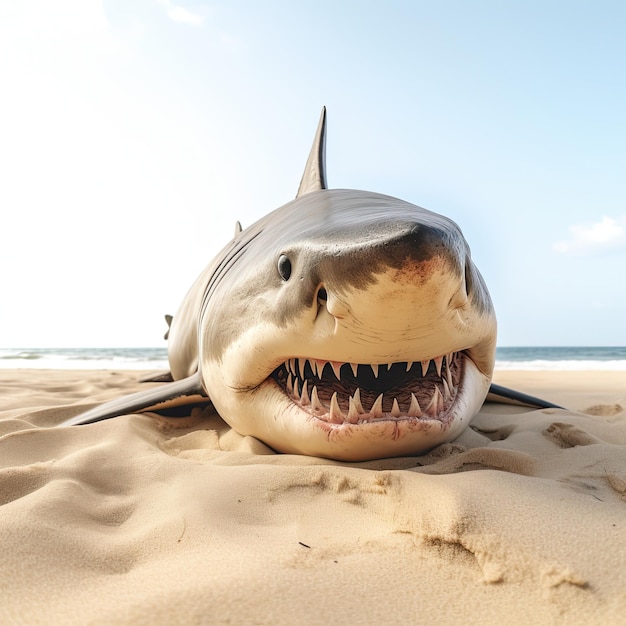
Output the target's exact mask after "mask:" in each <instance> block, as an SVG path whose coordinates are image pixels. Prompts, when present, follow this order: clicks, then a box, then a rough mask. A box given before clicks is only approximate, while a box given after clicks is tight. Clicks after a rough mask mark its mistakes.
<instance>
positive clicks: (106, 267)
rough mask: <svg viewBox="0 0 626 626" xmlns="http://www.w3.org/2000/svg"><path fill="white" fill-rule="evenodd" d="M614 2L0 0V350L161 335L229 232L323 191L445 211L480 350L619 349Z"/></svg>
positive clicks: (625, 132)
mask: <svg viewBox="0 0 626 626" xmlns="http://www.w3.org/2000/svg"><path fill="white" fill-rule="evenodd" d="M625 23H626V4H625V3H623V2H621V1H607V0H596V1H595V2H591V1H581V0H569V1H568V2H563V1H562V0H527V1H525V2H513V1H511V2H507V1H503V0H492V1H489V0H483V1H479V0H456V1H455V0H432V1H422V0H412V1H410V2H409V1H406V2H399V1H393V0H389V1H386V2H371V1H368V0H358V1H352V0H344V1H338V0H330V1H327V0H318V1H316V2H300V1H297V0H290V1H288V0H284V1H271V0H268V1H266V2H254V1H252V0H250V1H245V0H232V1H230V2H218V1H216V2H204V1H200V0H133V1H131V2H129V1H128V0H103V1H96V0H54V1H53V0H39V1H34V0H20V2H2V3H0V85H1V94H2V97H1V98H0V215H1V216H2V228H1V229H0V242H1V244H0V267H1V270H0V347H114V346H119V347H124V346H164V345H165V343H164V341H163V334H164V332H165V330H166V324H165V322H164V320H163V315H164V314H165V313H175V311H176V309H177V307H178V305H179V303H180V301H181V300H182V298H183V297H184V295H185V293H186V291H187V290H188V288H189V287H190V286H191V284H192V282H193V281H194V280H195V278H196V276H197V275H198V274H199V273H200V271H201V270H202V269H203V268H204V266H206V265H207V264H208V263H209V261H210V260H211V259H212V257H213V256H214V255H215V254H216V253H217V252H218V251H219V250H220V249H221V248H222V246H224V245H225V244H226V243H227V242H228V241H229V240H230V239H231V238H232V235H233V232H234V225H235V221H236V220H240V221H241V222H242V224H243V225H244V227H245V226H247V225H250V224H251V223H253V222H254V221H256V220H257V219H259V218H260V217H262V216H263V215H265V214H266V213H268V212H269V211H271V210H272V209H274V208H277V207H279V206H281V205H282V204H284V203H286V202H288V201H289V200H291V199H292V198H293V197H294V196H295V194H296V191H297V188H298V184H299V181H300V177H301V175H302V170H303V168H304V164H305V161H306V158H307V156H308V152H309V149H310V146H311V142H312V139H313V135H314V132H315V128H316V125H317V121H318V118H319V114H320V110H321V108H322V106H323V105H325V106H326V107H327V110H328V138H327V171H328V183H329V187H331V188H353V189H365V190H368V191H375V192H380V193H385V194H388V195H392V196H396V197H399V198H402V199H403V200H406V201H408V202H412V203H414V204H417V205H419V206H423V207H425V208H428V209H430V210H432V211H436V212H438V213H442V214H444V215H446V216H448V217H450V218H452V219H453V220H454V221H456V222H457V223H458V224H459V225H460V226H461V228H462V230H463V232H464V235H465V237H466V239H467V241H468V242H469V244H470V247H471V249H472V256H473V259H474V261H475V263H476V265H477V266H478V268H479V269H480V271H481V273H482V274H483V276H484V278H485V281H486V283H487V285H488V287H489V290H490V292H491V296H492V298H493V301H494V305H495V308H496V313H497V316H498V323H499V345H502V346H538V345H546V346H559V345H573V346H577V345H578V346H581V345H626V324H625V323H624V320H626V279H625V274H626V69H625V64H624V60H625V59H626V38H625V37H624V35H623V27H624V24H625Z"/></svg>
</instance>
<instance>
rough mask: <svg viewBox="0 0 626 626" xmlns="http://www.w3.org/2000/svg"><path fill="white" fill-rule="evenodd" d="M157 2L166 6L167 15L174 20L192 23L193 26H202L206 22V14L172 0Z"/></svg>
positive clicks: (181, 22)
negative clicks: (195, 11) (174, 2)
mask: <svg viewBox="0 0 626 626" xmlns="http://www.w3.org/2000/svg"><path fill="white" fill-rule="evenodd" d="M157 3H158V4H160V5H161V6H162V7H165V11H166V13H167V16H168V17H169V18H170V19H171V20H172V21H174V22H178V23H179V24H190V25H191V26H202V25H203V24H204V15H200V14H199V13H194V12H193V11H190V10H189V9H185V8H184V7H181V6H178V5H177V4H173V3H172V2H171V0H157Z"/></svg>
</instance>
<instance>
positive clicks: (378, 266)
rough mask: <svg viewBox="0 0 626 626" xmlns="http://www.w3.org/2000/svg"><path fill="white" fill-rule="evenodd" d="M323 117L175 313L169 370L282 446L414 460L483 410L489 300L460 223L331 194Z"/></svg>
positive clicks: (365, 197)
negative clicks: (284, 200)
mask: <svg viewBox="0 0 626 626" xmlns="http://www.w3.org/2000/svg"><path fill="white" fill-rule="evenodd" d="M325 121H326V118H325V111H323V112H322V118H321V120H320V125H319V127H318V131H317V134H316V137H315V141H314V144H313V148H312V150H311V155H310V156H309V160H308V162H307V166H306V168H305V173H304V176H303V178H302V182H301V184H300V189H299V191H298V195H297V197H296V198H295V199H294V200H293V201H292V202H289V203H288V204H286V205H284V206H283V207H281V208H279V209H277V210H275V211H273V212H272V213H270V214H269V215H267V216H265V217H264V218H262V219H261V220H259V221H258V222H256V223H255V224H253V225H252V226H250V227H249V228H246V229H245V230H240V229H237V232H236V235H235V238H234V239H233V241H231V242H230V243H229V245H228V246H226V248H224V250H222V252H221V253H220V254H219V255H218V257H217V258H216V259H215V260H214V262H213V263H212V264H211V265H210V266H209V267H208V268H207V269H206V270H205V272H204V273H203V274H202V275H201V276H200V278H199V279H198V281H196V283H195V285H194V287H193V288H192V290H191V291H190V292H189V294H188V296H187V298H186V300H185V301H184V302H183V305H182V307H181V310H180V312H179V314H177V315H176V316H174V323H173V324H172V329H171V333H170V340H169V341H170V365H171V367H172V373H173V375H174V378H182V377H185V376H189V375H191V374H192V373H193V372H194V371H195V370H196V369H197V370H198V371H199V372H200V376H201V380H202V386H203V388H204V391H205V392H206V394H207V395H208V396H209V398H210V399H211V401H212V403H213V404H214V406H215V408H216V409H217V411H218V412H219V414H220V415H221V416H222V418H223V419H224V420H225V421H226V422H228V423H229V424H230V425H231V426H232V427H233V428H234V429H235V430H237V431H238V432H239V433H241V434H244V435H252V436H254V437H257V438H259V439H260V440H262V441H264V442H265V443H267V444H268V445H270V446H271V447H272V448H274V449H276V450H278V451H280V452H286V453H298V454H308V455H315V456H322V457H327V458H332V459H339V460H346V461H360V460H367V459H372V458H381V457H389V456H400V455H407V454H418V453H421V452H424V451H427V450H429V449H431V448H433V447H434V446H436V445H437V444H440V443H442V442H445V441H450V440H452V439H454V438H456V437H457V436H458V435H459V434H460V433H461V432H462V431H463V429H464V428H466V427H467V426H468V424H469V422H470V420H471V419H472V417H473V416H474V415H475V414H476V413H477V412H478V410H479V408H480V406H481V405H482V403H483V401H484V399H485V396H486V395H487V391H488V388H489V384H490V381H491V376H492V371H493V366H494V355H495V341H496V320H495V314H494V311H493V306H492V304H491V300H490V297H489V294H488V292H487V289H486V287H485V284H484V282H483V279H482V277H481V276H480V273H479V272H478V270H477V269H476V267H475V265H474V263H473V262H472V259H471V255H470V249H469V246H468V244H467V242H466V241H465V239H464V237H463V235H462V233H461V231H460V229H459V227H458V226H457V225H456V224H455V223H454V222H453V221H451V220H449V219H448V218H446V217H443V216H441V215H438V214H436V213H433V212H430V211H427V210H426V209H423V208H420V207H418V206H415V205H413V204H410V203H408V202H404V201H402V200H399V199H397V198H392V197H390V196H385V195H381V194H375V193H370V192H366V191H355V190H344V189H327V188H326V175H325V166H324V146H325V128H326V124H325ZM191 311H196V313H195V314H194V315H190V312H191ZM177 321H178V322H179V323H178V325H177Z"/></svg>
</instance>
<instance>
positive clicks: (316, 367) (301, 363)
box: [285, 353, 454, 380]
mask: <svg viewBox="0 0 626 626" xmlns="http://www.w3.org/2000/svg"><path fill="white" fill-rule="evenodd" d="M453 358H454V353H450V354H447V355H445V356H439V357H437V358H435V359H427V360H425V361H418V363H419V364H420V366H421V369H422V376H425V375H426V372H427V371H428V368H429V366H430V362H431V361H432V362H433V363H434V364H435V370H436V371H437V376H441V372H442V370H443V364H444V359H445V362H446V363H447V364H448V365H450V363H452V359H453ZM307 362H308V364H309V367H310V368H311V371H312V372H313V374H314V375H315V376H317V377H318V378H322V372H323V371H324V367H326V365H327V364H328V365H330V367H331V368H332V370H333V372H334V374H335V377H336V378H337V380H340V379H341V374H340V370H341V366H342V365H343V363H342V362H341V361H319V360H317V359H289V360H288V361H286V362H285V366H286V368H287V371H288V372H289V373H290V374H293V375H294V376H298V377H299V378H300V379H302V380H304V378H305V375H304V368H305V366H306V364H307ZM413 363H414V361H407V363H406V371H407V372H408V371H409V370H410V369H411V367H413ZM348 365H349V366H350V369H352V373H353V374H354V376H355V378H356V376H357V369H358V367H359V364H358V363H348ZM392 365H393V363H386V364H383V365H379V364H378V363H371V364H368V366H369V367H371V368H372V372H373V373H374V377H375V378H378V374H379V372H380V368H381V367H382V368H383V369H386V370H390V369H391V366H392Z"/></svg>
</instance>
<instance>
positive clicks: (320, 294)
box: [317, 287, 328, 302]
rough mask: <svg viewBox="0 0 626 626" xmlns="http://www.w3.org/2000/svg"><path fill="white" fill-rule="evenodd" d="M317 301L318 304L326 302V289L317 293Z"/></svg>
mask: <svg viewBox="0 0 626 626" xmlns="http://www.w3.org/2000/svg"><path fill="white" fill-rule="evenodd" d="M317 300H318V301H319V302H326V301H327V300H328V294H327V293H326V289H324V287H322V288H321V289H320V290H319V291H318V292H317Z"/></svg>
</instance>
